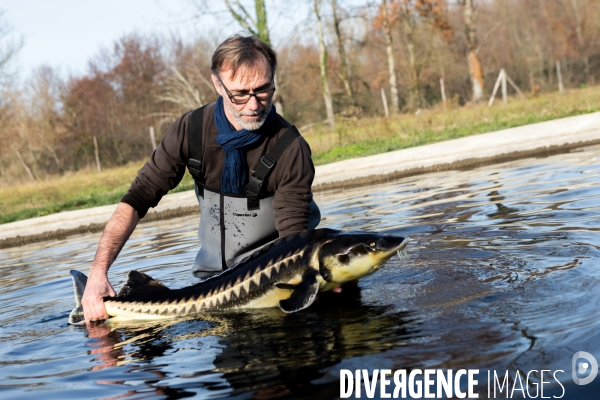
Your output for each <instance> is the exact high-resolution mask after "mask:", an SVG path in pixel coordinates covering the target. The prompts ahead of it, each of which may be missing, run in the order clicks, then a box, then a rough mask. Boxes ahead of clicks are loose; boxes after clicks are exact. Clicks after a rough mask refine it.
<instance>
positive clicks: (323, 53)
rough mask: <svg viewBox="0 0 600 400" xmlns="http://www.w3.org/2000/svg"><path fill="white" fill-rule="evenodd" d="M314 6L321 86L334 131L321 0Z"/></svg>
mask: <svg viewBox="0 0 600 400" xmlns="http://www.w3.org/2000/svg"><path fill="white" fill-rule="evenodd" d="M313 5H314V10H315V15H316V17H317V32H318V34H319V54H320V57H319V66H320V69H321V86H322V87H323V99H324V100H325V109H326V110H327V121H328V122H329V125H330V126H331V128H332V129H333V128H335V119H334V117H333V103H332V101H331V93H330V92H329V84H328V83H327V48H326V47H325V38H324V35H323V23H322V21H321V11H320V6H321V0H314V2H313Z"/></svg>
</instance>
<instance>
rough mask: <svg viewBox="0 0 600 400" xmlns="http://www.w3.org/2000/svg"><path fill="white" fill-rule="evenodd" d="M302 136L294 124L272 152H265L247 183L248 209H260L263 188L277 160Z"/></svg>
mask: <svg viewBox="0 0 600 400" xmlns="http://www.w3.org/2000/svg"><path fill="white" fill-rule="evenodd" d="M299 136H300V132H298V129H296V127H295V126H294V125H292V126H290V127H289V128H288V129H287V131H285V133H284V134H283V136H281V138H279V140H278V141H277V143H275V146H273V149H272V150H271V152H270V153H268V154H265V155H264V156H262V157H261V158H260V162H259V163H258V167H256V171H254V172H253V173H252V176H251V177H250V180H249V181H248V184H247V185H246V196H247V197H248V210H258V209H260V202H259V200H258V199H259V196H260V194H261V191H262V189H263V185H264V181H265V180H266V179H267V178H268V177H269V174H270V173H271V171H272V170H273V167H275V164H277V160H279V157H281V155H282V154H283V152H284V151H285V149H287V148H288V146H289V145H290V144H292V142H294V140H296V138H298V137H299Z"/></svg>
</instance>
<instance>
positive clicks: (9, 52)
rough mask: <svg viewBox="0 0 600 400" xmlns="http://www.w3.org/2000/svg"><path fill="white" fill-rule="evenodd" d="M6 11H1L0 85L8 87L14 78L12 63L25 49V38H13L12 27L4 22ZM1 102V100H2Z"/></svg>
mask: <svg viewBox="0 0 600 400" xmlns="http://www.w3.org/2000/svg"><path fill="white" fill-rule="evenodd" d="M3 19H4V11H0V85H6V84H7V83H8V80H9V79H10V78H11V77H12V73H11V71H10V70H9V66H10V63H11V62H12V61H13V60H14V58H15V56H16V55H17V53H18V52H19V50H21V48H22V47H23V44H24V41H23V38H18V39H15V38H11V37H10V34H11V32H12V28H11V26H10V25H9V24H8V23H6V22H4V21H3ZM0 101H1V99H0Z"/></svg>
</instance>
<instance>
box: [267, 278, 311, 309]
mask: <svg viewBox="0 0 600 400" xmlns="http://www.w3.org/2000/svg"><path fill="white" fill-rule="evenodd" d="M276 286H277V287H279V288H280V289H288V290H293V292H292V295H291V296H290V297H289V298H287V299H285V300H280V301H279V308H281V311H283V312H285V313H288V314H289V313H293V312H296V311H300V310H304V309H305V308H306V307H308V306H310V305H311V304H312V303H313V302H314V301H315V298H316V297H317V292H318V291H319V283H318V282H317V274H316V272H315V271H308V272H306V273H305V274H304V275H303V276H302V281H301V282H300V283H299V284H297V285H289V284H287V283H279V284H276Z"/></svg>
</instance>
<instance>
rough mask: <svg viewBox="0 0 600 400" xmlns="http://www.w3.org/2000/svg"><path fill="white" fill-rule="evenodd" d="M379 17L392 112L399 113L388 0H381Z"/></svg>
mask: <svg viewBox="0 0 600 400" xmlns="http://www.w3.org/2000/svg"><path fill="white" fill-rule="evenodd" d="M378 19H379V20H380V21H381V27H382V28H383V35H384V38H385V51H386V54H387V65H388V71H389V75H390V93H391V96H392V112H394V113H397V112H398V111H400V104H399V102H398V78H397V73H396V61H395V59H394V47H393V42H392V27H391V20H390V13H389V9H388V4H387V0H381V7H380V11H379V15H378Z"/></svg>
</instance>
